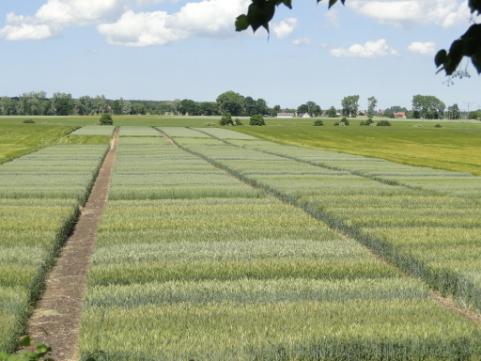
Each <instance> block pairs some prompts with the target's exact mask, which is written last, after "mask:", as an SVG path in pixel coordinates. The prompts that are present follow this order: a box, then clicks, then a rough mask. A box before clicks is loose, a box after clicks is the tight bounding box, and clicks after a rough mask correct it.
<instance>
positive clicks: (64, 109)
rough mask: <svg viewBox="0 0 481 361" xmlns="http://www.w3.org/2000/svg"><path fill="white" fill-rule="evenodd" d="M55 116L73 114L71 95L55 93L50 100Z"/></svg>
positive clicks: (73, 103) (73, 104)
mask: <svg viewBox="0 0 481 361" xmlns="http://www.w3.org/2000/svg"><path fill="white" fill-rule="evenodd" d="M51 102H52V104H53V106H54V108H55V112H56V114H57V115H71V114H73V111H74V107H75V102H74V100H73V99H72V95H71V94H67V93H55V94H54V95H53V97H52V100H51Z"/></svg>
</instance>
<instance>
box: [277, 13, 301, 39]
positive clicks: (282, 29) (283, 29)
mask: <svg viewBox="0 0 481 361" xmlns="http://www.w3.org/2000/svg"><path fill="white" fill-rule="evenodd" d="M297 22H298V21H297V19H296V18H287V19H284V20H282V21H280V22H278V23H274V24H273V25H272V31H273V32H274V35H275V36H276V37H277V38H278V39H283V38H285V37H287V36H289V35H291V34H292V33H293V32H294V30H295V28H296V26H297Z"/></svg>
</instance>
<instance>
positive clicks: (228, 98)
mask: <svg viewBox="0 0 481 361" xmlns="http://www.w3.org/2000/svg"><path fill="white" fill-rule="evenodd" d="M377 104H378V101H377V99H376V98H375V97H373V96H372V97H370V98H368V99H367V103H366V104H365V106H366V108H365V109H367V110H360V109H361V104H360V96H359V95H350V96H346V97H344V98H343V99H342V101H341V107H340V108H336V107H335V106H331V107H330V108H328V109H326V110H323V109H322V108H321V106H319V104H317V103H316V102H314V101H308V102H306V103H304V104H301V105H299V106H298V107H297V108H282V107H281V106H280V105H275V106H274V107H272V108H271V107H269V106H268V104H267V102H266V101H265V100H264V99H262V98H259V99H254V98H253V97H250V96H243V95H241V94H239V93H236V92H234V91H227V92H225V93H222V94H220V95H219V96H218V97H217V99H216V101H214V102H209V101H205V102H198V101H195V100H192V99H183V100H173V101H152V100H126V99H122V98H120V99H115V100H112V99H107V98H106V97H105V96H103V95H99V96H95V97H90V96H82V97H80V98H77V99H75V98H73V97H72V95H71V94H68V93H55V94H53V95H52V97H50V98H49V97H47V94H46V93H45V92H43V91H40V92H29V93H24V94H22V95H20V96H18V97H0V115H47V116H48V115H62V116H65V115H96V114H104V113H110V114H115V115H146V114H159V115H169V114H170V115H191V116H212V115H225V114H229V115H231V116H253V115H262V116H273V117H275V116H277V115H278V114H279V113H289V114H291V115H298V116H303V115H306V114H307V115H309V116H310V117H320V116H325V117H331V118H335V117H338V116H344V117H351V118H353V117H357V116H360V115H361V116H368V117H369V118H372V117H374V116H384V117H389V118H394V117H395V114H396V113H405V114H406V116H407V117H408V118H414V119H442V118H448V119H459V118H461V117H468V118H471V119H481V110H478V111H473V112H470V113H469V114H467V113H463V112H461V111H460V109H459V106H458V105H457V104H453V105H451V106H449V107H447V106H446V104H445V103H444V102H442V101H441V100H439V99H438V98H436V97H435V96H431V95H415V96H414V97H413V100H412V108H411V109H410V110H408V109H407V108H405V107H402V106H392V107H389V108H387V109H385V110H383V111H381V110H378V109H377Z"/></svg>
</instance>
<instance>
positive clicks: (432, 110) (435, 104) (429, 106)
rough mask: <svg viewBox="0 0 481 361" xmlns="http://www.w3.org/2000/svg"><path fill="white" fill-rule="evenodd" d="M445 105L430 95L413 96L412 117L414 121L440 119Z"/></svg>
mask: <svg viewBox="0 0 481 361" xmlns="http://www.w3.org/2000/svg"><path fill="white" fill-rule="evenodd" d="M445 109H446V105H445V104H444V103H443V102H442V101H441V100H439V99H438V98H436V97H435V96H432V95H415V96H414V97H413V116H414V118H416V119H441V118H443V115H444V110H445Z"/></svg>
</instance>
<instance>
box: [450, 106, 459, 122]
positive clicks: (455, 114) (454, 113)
mask: <svg viewBox="0 0 481 361" xmlns="http://www.w3.org/2000/svg"><path fill="white" fill-rule="evenodd" d="M448 118H449V119H459V118H461V112H460V110H459V106H458V105H457V104H453V105H451V106H450V107H449V108H448Z"/></svg>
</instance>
